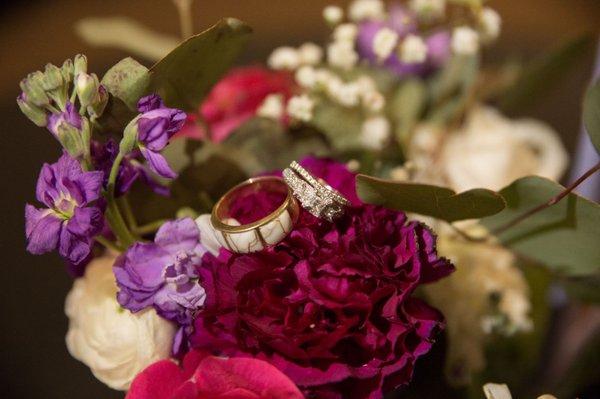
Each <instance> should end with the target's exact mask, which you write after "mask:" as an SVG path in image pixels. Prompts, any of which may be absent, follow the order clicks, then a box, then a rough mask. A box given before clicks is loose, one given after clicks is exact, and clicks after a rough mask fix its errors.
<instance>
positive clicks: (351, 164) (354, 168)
mask: <svg viewBox="0 0 600 399" xmlns="http://www.w3.org/2000/svg"><path fill="white" fill-rule="evenodd" d="M346 168H348V170H349V171H350V172H358V170H359V169H360V162H359V161H358V160H356V159H351V160H349V161H348V162H346Z"/></svg>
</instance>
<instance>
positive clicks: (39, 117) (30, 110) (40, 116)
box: [17, 94, 48, 127]
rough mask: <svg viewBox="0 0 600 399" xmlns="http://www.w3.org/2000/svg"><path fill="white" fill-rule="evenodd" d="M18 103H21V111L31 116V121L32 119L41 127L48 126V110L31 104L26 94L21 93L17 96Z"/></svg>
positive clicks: (28, 116)
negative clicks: (26, 98)
mask: <svg viewBox="0 0 600 399" xmlns="http://www.w3.org/2000/svg"><path fill="white" fill-rule="evenodd" d="M17 104H18V105H19V108H20V109H21V112H23V113H24V114H25V116H26V117H27V118H29V120H30V121H32V122H33V123H35V124H36V125H37V126H39V127H44V126H46V124H47V123H48V122H47V121H48V117H47V115H46V111H44V110H43V109H42V108H39V107H37V106H35V105H33V104H29V103H28V102H27V101H26V100H25V95H24V94H21V95H20V96H19V97H17Z"/></svg>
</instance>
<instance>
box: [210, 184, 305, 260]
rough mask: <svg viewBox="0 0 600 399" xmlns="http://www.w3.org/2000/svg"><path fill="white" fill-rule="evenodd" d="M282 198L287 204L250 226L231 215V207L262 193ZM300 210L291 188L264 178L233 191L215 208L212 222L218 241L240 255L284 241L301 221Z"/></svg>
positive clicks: (242, 185) (284, 203) (222, 198)
mask: <svg viewBox="0 0 600 399" xmlns="http://www.w3.org/2000/svg"><path fill="white" fill-rule="evenodd" d="M261 191H262V192H267V193H270V194H275V195H281V197H282V198H284V199H283V202H282V203H281V205H279V207H278V208H277V209H275V210H274V211H273V212H271V213H270V214H268V215H267V216H265V217H263V218H261V219H259V220H256V221H253V222H251V223H248V224H240V223H239V222H238V221H237V220H235V219H234V218H233V217H232V215H231V213H230V210H231V205H232V204H233V203H234V202H235V201H236V200H240V199H241V198H243V197H245V196H251V195H256V194H257V193H258V192H261ZM299 214H300V208H299V206H298V202H297V201H296V199H295V198H294V196H293V195H292V192H291V189H290V188H289V187H288V186H287V184H286V183H285V182H284V181H283V179H282V178H281V177H275V176H264V177H256V178H253V179H248V180H246V181H245V182H243V183H241V184H239V185H237V186H235V187H233V188H232V189H231V190H229V191H228V192H227V193H225V195H223V197H221V199H220V200H219V202H217V204H216V205H215V207H214V208H213V211H212V214H211V219H210V222H211V224H212V226H213V228H214V229H215V238H216V239H217V241H218V242H219V243H220V244H221V245H222V246H224V247H225V248H227V249H228V250H230V251H231V252H237V253H249V252H257V251H262V250H263V249H265V248H266V247H268V246H272V245H275V244H277V243H279V242H280V241H281V240H283V239H284V238H285V237H286V236H287V235H288V234H289V232H290V231H292V229H293V227H294V224H295V223H296V221H297V220H298V215H299Z"/></svg>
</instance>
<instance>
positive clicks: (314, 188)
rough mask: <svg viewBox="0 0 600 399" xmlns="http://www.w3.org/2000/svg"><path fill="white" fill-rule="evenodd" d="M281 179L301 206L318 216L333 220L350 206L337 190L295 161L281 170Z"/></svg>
mask: <svg viewBox="0 0 600 399" xmlns="http://www.w3.org/2000/svg"><path fill="white" fill-rule="evenodd" d="M283 179H284V180H285V182H286V183H287V185H288V186H289V187H290V188H291V189H292V192H293V193H294V196H295V197H296V198H297V199H298V201H299V202H300V204H301V205H302V207H303V208H304V209H306V210H307V211H308V212H310V213H311V214H312V215H314V216H316V217H318V218H322V219H325V220H328V221H330V222H333V221H335V220H336V219H338V218H339V217H341V216H342V215H343V214H344V212H345V210H346V207H348V206H350V201H348V200H347V199H346V198H345V197H344V196H343V195H342V194H341V193H340V192H339V191H337V190H336V189H334V188H333V187H331V186H330V185H329V184H327V183H326V182H324V181H323V180H322V179H317V178H316V177H314V176H313V175H312V174H311V173H310V172H309V171H307V170H306V169H304V168H303V167H302V166H301V165H300V164H299V163H297V162H296V161H294V162H292V163H291V164H290V166H289V168H287V169H285V170H284V171H283Z"/></svg>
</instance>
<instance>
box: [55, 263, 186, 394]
mask: <svg viewBox="0 0 600 399" xmlns="http://www.w3.org/2000/svg"><path fill="white" fill-rule="evenodd" d="M114 260H115V257H114V256H103V257H101V258H98V259H95V260H94V261H92V262H91V263H90V264H89V265H88V267H87V270H86V273H85V276H84V277H82V278H79V279H77V280H75V283H74V284H73V288H72V289H71V291H70V292H69V294H68V295H67V299H66V303H65V313H66V315H67V316H68V318H69V331H68V332H67V336H66V342H67V348H68V350H69V353H71V356H73V357H74V358H76V359H78V360H80V361H81V362H83V363H84V364H86V365H87V366H88V367H89V368H90V369H91V370H92V373H93V374H94V376H96V378H98V379H99V380H100V381H102V382H103V383H105V384H106V385H108V386H109V387H111V388H113V389H117V390H123V391H124V390H127V389H128V388H129V385H130V383H131V381H132V380H133V379H134V377H135V376H136V375H137V374H138V373H139V372H140V371H142V370H143V369H144V368H146V367H147V366H148V365H150V364H152V363H154V362H155V361H157V360H160V359H164V358H168V357H169V355H170V353H171V345H172V341H173V337H174V335H175V330H176V328H175V325H173V324H172V323H171V322H169V321H167V320H165V319H163V318H161V317H160V316H158V315H157V314H156V312H155V311H154V310H153V309H148V310H145V311H142V312H139V313H136V314H133V313H131V312H129V311H128V310H124V309H122V308H121V307H120V306H119V304H118V303H117V299H116V296H117V285H116V282H115V278H114V275H113V272H112V265H113V263H114Z"/></svg>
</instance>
